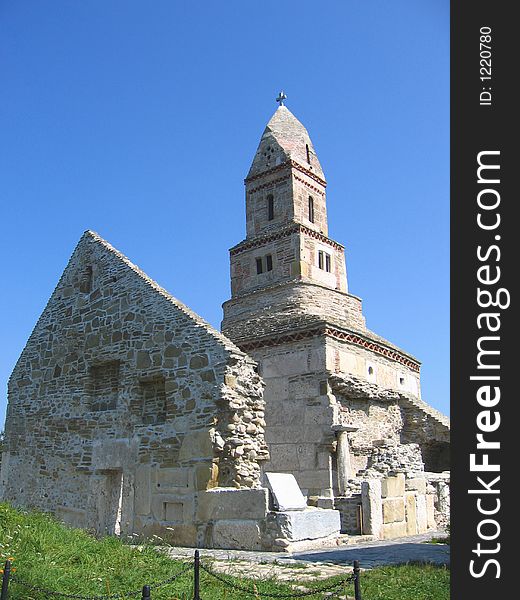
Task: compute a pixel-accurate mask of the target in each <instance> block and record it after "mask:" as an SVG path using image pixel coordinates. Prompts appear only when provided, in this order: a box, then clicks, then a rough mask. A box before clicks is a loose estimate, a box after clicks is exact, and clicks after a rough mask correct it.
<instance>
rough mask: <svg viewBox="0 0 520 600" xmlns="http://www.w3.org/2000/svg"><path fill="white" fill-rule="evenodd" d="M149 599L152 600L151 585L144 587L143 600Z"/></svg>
mask: <svg viewBox="0 0 520 600" xmlns="http://www.w3.org/2000/svg"><path fill="white" fill-rule="evenodd" d="M149 598H151V596H150V586H149V585H144V586H143V595H142V596H141V599H142V600H148V599H149Z"/></svg>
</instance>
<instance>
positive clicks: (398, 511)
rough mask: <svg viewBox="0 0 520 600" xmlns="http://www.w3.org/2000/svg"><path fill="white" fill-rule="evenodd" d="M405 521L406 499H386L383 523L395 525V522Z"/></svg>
mask: <svg viewBox="0 0 520 600" xmlns="http://www.w3.org/2000/svg"><path fill="white" fill-rule="evenodd" d="M404 519H405V505H404V498H384V499H383V523H394V522H395V521H404Z"/></svg>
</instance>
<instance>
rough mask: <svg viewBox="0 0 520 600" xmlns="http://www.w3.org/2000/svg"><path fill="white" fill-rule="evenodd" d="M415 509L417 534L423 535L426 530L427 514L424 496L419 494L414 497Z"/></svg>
mask: <svg viewBox="0 0 520 600" xmlns="http://www.w3.org/2000/svg"><path fill="white" fill-rule="evenodd" d="M415 505H416V509H417V533H425V532H426V531H427V530H428V514H427V510H426V496H425V495H424V494H419V495H418V496H416V497H415Z"/></svg>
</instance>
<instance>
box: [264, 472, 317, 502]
mask: <svg viewBox="0 0 520 600" xmlns="http://www.w3.org/2000/svg"><path fill="white" fill-rule="evenodd" d="M265 478H266V480H267V487H268V488H269V490H270V491H271V494H272V495H273V501H274V505H275V509H276V510H280V511H286V510H303V509H304V508H307V502H306V501H305V496H304V495H303V494H302V491H301V490H300V487H299V486H298V483H297V482H296V479H295V477H294V475H292V474H291V473H266V474H265Z"/></svg>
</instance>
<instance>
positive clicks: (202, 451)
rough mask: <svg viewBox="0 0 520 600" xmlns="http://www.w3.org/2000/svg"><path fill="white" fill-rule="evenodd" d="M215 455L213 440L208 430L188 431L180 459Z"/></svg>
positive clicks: (180, 451) (183, 441) (180, 452)
mask: <svg viewBox="0 0 520 600" xmlns="http://www.w3.org/2000/svg"><path fill="white" fill-rule="evenodd" d="M209 457H213V442H212V441H211V438H210V435H209V432H208V431H193V432H188V433H187V434H186V435H185V436H184V439H183V440H182V445H181V448H180V450H179V461H181V460H191V459H201V458H209Z"/></svg>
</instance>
